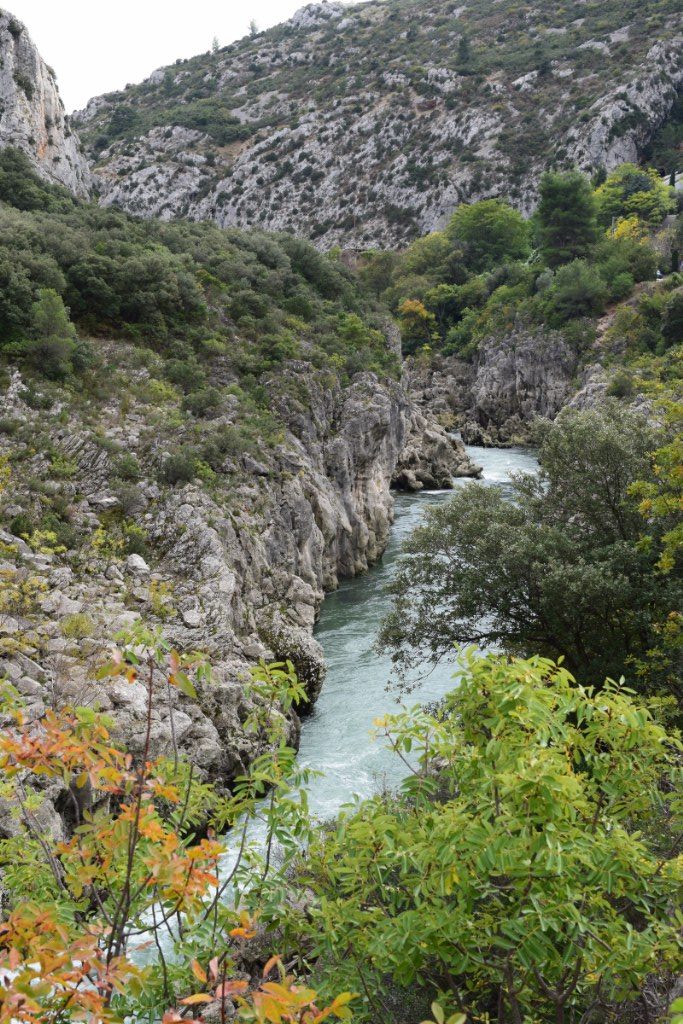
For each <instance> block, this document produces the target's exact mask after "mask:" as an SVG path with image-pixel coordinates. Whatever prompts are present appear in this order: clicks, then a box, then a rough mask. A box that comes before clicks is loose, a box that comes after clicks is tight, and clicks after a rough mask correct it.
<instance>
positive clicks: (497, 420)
mask: <svg viewBox="0 0 683 1024" xmlns="http://www.w3.org/2000/svg"><path fill="white" fill-rule="evenodd" d="M578 366H579V358H578V355H577V354H576V352H575V351H574V350H573V349H572V347H571V346H570V345H569V343H568V342H567V341H566V340H565V338H564V337H563V335H562V334H561V333H560V332H559V331H548V330H544V329H543V328H526V327H524V326H521V325H520V326H518V327H516V328H514V329H513V330H511V331H510V332H509V333H507V334H505V335H503V336H492V337H489V338H484V339H483V340H482V341H481V342H480V344H479V348H478V351H477V354H476V356H475V358H474V360H473V362H471V363H467V362H464V361H463V360H461V359H457V358H455V357H443V356H442V357H438V356H437V357H435V358H434V360H433V361H432V363H431V365H429V366H419V365H413V366H411V367H409V369H408V373H407V387H408V389H409V391H410V394H411V396H412V397H413V399H414V401H415V402H416V404H417V405H419V406H420V407H421V408H423V409H427V410H429V412H430V414H432V415H434V416H436V417H437V418H438V420H439V421H440V422H441V423H442V424H445V425H446V426H447V427H449V428H450V429H453V428H455V427H458V428H459V429H460V431H461V436H462V439H463V441H464V442H465V443H466V444H472V445H481V446H483V447H489V446H500V445H507V444H516V443H518V444H525V443H527V442H528V441H529V439H530V428H531V425H532V423H533V421H534V420H535V419H536V418H537V417H540V418H545V419H551V420H552V419H554V418H555V417H556V416H557V414H558V413H559V411H560V410H561V409H562V408H563V407H564V406H565V405H566V404H567V403H568V402H569V401H570V399H571V398H572V396H573V395H574V393H575V392H576V390H577V388H578V387H579V386H580V385H579V384H578V382H577V380H576V376H577V372H578ZM605 387H606V384H605V385H602V390H603V391H604V388H605Z"/></svg>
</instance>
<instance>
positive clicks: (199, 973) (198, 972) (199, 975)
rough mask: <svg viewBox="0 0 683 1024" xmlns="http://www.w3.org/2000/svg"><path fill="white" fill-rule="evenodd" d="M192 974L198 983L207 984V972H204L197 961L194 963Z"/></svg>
mask: <svg viewBox="0 0 683 1024" xmlns="http://www.w3.org/2000/svg"><path fill="white" fill-rule="evenodd" d="M192 973H193V974H194V976H195V978H196V979H197V981H201V983H202V984H206V980H207V979H206V971H204V970H203V969H202V967H201V965H200V964H199V962H198V961H197V960H193V961H192Z"/></svg>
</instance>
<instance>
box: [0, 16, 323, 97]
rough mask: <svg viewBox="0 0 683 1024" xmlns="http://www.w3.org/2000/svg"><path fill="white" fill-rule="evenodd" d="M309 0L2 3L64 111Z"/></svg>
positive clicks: (262, 24)
mask: <svg viewBox="0 0 683 1024" xmlns="http://www.w3.org/2000/svg"><path fill="white" fill-rule="evenodd" d="M305 2H306V0H247V2H245V0H116V2H113V3H112V2H107V3H103V2H102V0H0V7H1V8H2V9H3V10H8V11H9V12H10V13H11V14H14V15H15V16H16V17H17V18H19V19H20V20H21V21H23V22H24V23H25V24H26V27H27V28H28V30H29V33H30V35H31V36H32V37H33V41H34V42H35V43H36V44H37V46H38V49H39V50H40V52H41V55H42V56H43V58H44V59H45V60H46V61H47V63H48V64H49V65H50V66H51V67H52V68H54V70H55V71H56V73H57V81H58V83H59V89H60V92H61V95H62V99H63V100H64V105H65V107H66V109H67V111H68V112H71V111H72V110H77V109H79V108H81V107H83V106H85V104H86V103H87V101H88V100H89V99H90V98H91V97H92V96H99V95H100V94H101V93H103V92H111V91H112V90H113V89H121V88H123V86H124V85H127V84H128V83H129V82H140V81H142V79H143V78H147V76H148V75H149V74H151V72H152V71H154V70H155V68H158V67H161V66H162V65H165V64H172V63H173V61H175V60H176V59H177V58H178V57H194V56H195V54H198V53H203V52H205V51H206V50H208V49H210V47H211V42H212V40H213V38H214V36H216V37H217V38H218V40H219V42H220V44H221V46H227V44H228V43H231V42H233V41H234V40H235V39H239V38H240V37H241V36H243V35H246V33H247V32H248V30H249V22H250V21H251V20H252V18H253V19H254V20H255V21H256V23H257V25H258V27H259V28H262V29H263V28H269V27H270V26H271V25H276V24H277V23H278V22H280V21H285V20H286V19H287V18H289V17H291V15H292V14H293V13H294V11H296V10H297V9H298V8H299V7H302V6H303V4H304V3H305Z"/></svg>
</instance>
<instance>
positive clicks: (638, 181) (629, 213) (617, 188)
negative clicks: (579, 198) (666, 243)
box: [595, 164, 675, 227]
mask: <svg viewBox="0 0 683 1024" xmlns="http://www.w3.org/2000/svg"><path fill="white" fill-rule="evenodd" d="M595 198H596V202H597V207H598V219H599V221H600V223H601V224H602V225H603V226H604V227H610V225H611V224H612V222H613V221H614V220H618V219H619V218H621V217H637V218H638V219H639V220H642V221H645V222H646V223H649V224H661V222H662V221H663V220H664V217H665V216H666V215H667V213H670V212H671V211H672V210H673V209H675V200H674V197H673V193H672V192H671V189H670V188H669V186H668V185H667V184H666V183H665V182H664V181H663V180H662V179H661V178H660V176H659V174H658V173H657V171H655V170H653V168H651V167H638V166H637V165H636V164H621V166H619V167H617V168H616V170H614V171H612V173H611V174H610V175H608V177H607V179H606V180H605V182H604V183H603V184H602V185H600V187H599V188H598V189H597V190H596V193H595Z"/></svg>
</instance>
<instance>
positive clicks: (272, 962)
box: [263, 956, 282, 978]
mask: <svg viewBox="0 0 683 1024" xmlns="http://www.w3.org/2000/svg"><path fill="white" fill-rule="evenodd" d="M281 963H282V961H281V959H280V957H279V956H271V958H270V960H269V961H268V963H267V964H266V966H265V967H264V968H263V977H264V978H267V977H268V975H269V974H270V972H271V971H272V969H273V967H275V965H276V964H277V965H278V966H279V965H280V964H281Z"/></svg>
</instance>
